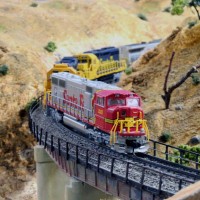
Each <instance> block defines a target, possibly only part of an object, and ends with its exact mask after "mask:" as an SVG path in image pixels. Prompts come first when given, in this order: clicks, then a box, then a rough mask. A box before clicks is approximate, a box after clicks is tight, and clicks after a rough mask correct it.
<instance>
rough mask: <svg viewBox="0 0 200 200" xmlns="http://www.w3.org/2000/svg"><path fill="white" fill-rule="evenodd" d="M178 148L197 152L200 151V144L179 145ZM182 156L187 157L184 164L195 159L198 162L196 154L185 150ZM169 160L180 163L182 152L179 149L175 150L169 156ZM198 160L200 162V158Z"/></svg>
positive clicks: (183, 161)
mask: <svg viewBox="0 0 200 200" xmlns="http://www.w3.org/2000/svg"><path fill="white" fill-rule="evenodd" d="M178 148H180V149H183V150H187V151H191V152H195V153H200V146H199V145H198V146H193V147H191V146H188V145H179V146H178ZM182 158H183V159H186V160H183V159H182V164H183V165H186V166H188V165H189V161H188V160H190V161H194V162H196V156H195V154H192V153H189V152H184V151H183V154H182ZM169 160H170V161H172V162H175V163H179V164H180V152H179V151H178V150H174V151H173V153H172V156H170V157H169ZM198 162H200V158H198Z"/></svg>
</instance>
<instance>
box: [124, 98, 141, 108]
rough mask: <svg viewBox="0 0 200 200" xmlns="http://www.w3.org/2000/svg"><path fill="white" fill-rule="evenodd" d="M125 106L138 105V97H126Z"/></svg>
mask: <svg viewBox="0 0 200 200" xmlns="http://www.w3.org/2000/svg"><path fill="white" fill-rule="evenodd" d="M127 106H131V107H139V99H136V98H134V99H127Z"/></svg>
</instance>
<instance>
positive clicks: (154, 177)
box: [29, 99, 200, 200]
mask: <svg viewBox="0 0 200 200" xmlns="http://www.w3.org/2000/svg"><path fill="white" fill-rule="evenodd" d="M29 114H30V117H29V127H30V130H31V133H32V134H33V135H34V137H35V138H36V140H37V142H38V143H39V144H40V145H42V146H43V147H44V149H45V150H46V152H47V153H48V154H49V155H50V156H51V157H52V158H53V160H54V161H55V162H56V163H57V165H58V166H59V167H60V168H61V169H62V170H63V171H64V172H65V173H66V174H67V175H68V176H71V177H74V178H76V179H78V180H80V181H82V182H84V183H87V184H89V185H91V186H93V187H95V188H97V189H99V190H101V191H103V192H106V193H108V194H111V195H113V196H115V197H118V198H120V199H124V200H142V199H148V200H161V199H165V198H168V197H170V196H172V195H174V194H175V193H177V192H178V191H179V190H180V189H182V188H184V187H186V186H188V185H190V184H192V183H195V182H197V181H198V180H200V171H199V170H198V167H199V163H198V159H199V156H200V154H197V153H192V152H188V153H191V154H193V156H195V157H196V162H193V161H189V160H187V161H188V162H193V163H192V164H193V166H195V168H196V169H194V168H189V167H185V166H183V165H182V164H183V162H185V158H184V156H183V155H184V153H186V152H187V151H184V150H182V149H179V148H176V147H173V146H170V145H166V144H163V143H160V142H157V141H154V140H150V144H151V152H150V153H149V155H147V154H141V153H140V154H137V156H136V155H134V156H130V155H126V154H119V153H117V152H115V151H113V150H111V149H109V148H107V147H101V146H98V145H96V144H95V143H93V142H92V141H88V140H87V139H86V138H85V137H83V136H80V135H79V134H77V133H75V132H73V131H72V130H68V129H67V128H66V127H64V126H63V125H62V124H60V123H57V122H55V121H54V120H53V119H52V118H51V117H47V116H45V115H44V113H43V109H42V104H41V99H38V101H37V103H36V104H34V105H33V106H32V108H31V109H30V113H29ZM174 149H176V150H177V151H179V152H180V157H178V158H177V159H178V160H179V161H180V164H176V163H172V162H169V161H168V160H169V158H170V157H171V156H172V154H171V152H172V151H173V150H174ZM158 156H161V157H162V159H161V158H158Z"/></svg>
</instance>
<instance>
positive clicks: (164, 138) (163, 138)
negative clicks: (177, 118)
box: [159, 132, 172, 143]
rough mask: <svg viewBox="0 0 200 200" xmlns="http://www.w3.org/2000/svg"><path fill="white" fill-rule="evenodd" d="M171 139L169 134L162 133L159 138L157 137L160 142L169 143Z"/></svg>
mask: <svg viewBox="0 0 200 200" xmlns="http://www.w3.org/2000/svg"><path fill="white" fill-rule="evenodd" d="M171 138H172V136H171V133H170V132H163V133H162V134H161V136H160V137H159V140H160V141H161V142H164V143H165V142H169V140H170V139H171Z"/></svg>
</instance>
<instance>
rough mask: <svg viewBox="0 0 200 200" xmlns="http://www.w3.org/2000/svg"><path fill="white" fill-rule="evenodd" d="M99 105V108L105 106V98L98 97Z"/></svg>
mask: <svg viewBox="0 0 200 200" xmlns="http://www.w3.org/2000/svg"><path fill="white" fill-rule="evenodd" d="M97 104H98V105H99V106H104V98H103V97H98V98H97Z"/></svg>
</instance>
